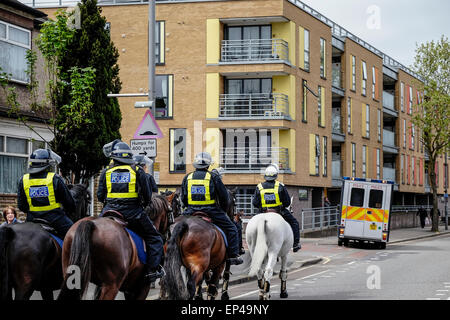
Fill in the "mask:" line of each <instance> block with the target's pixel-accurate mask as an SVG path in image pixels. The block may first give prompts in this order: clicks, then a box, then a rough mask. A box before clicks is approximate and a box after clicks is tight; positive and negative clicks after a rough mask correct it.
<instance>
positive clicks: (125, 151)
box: [110, 141, 134, 164]
mask: <svg viewBox="0 0 450 320" xmlns="http://www.w3.org/2000/svg"><path fill="white" fill-rule="evenodd" d="M110 157H111V158H112V159H114V160H116V161H118V162H121V163H124V164H134V160H133V152H132V151H131V148H130V146H129V145H128V144H127V143H125V142H122V141H121V142H118V143H116V144H114V145H113V147H112V150H111V156H110Z"/></svg>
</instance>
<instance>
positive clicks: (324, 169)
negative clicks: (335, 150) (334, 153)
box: [322, 137, 328, 177]
mask: <svg viewBox="0 0 450 320" xmlns="http://www.w3.org/2000/svg"><path fill="white" fill-rule="evenodd" d="M322 146H323V157H322V174H323V176H324V177H326V176H327V174H328V172H327V171H328V170H327V169H328V168H327V161H328V159H327V158H328V150H327V148H328V141H327V137H323V143H322Z"/></svg>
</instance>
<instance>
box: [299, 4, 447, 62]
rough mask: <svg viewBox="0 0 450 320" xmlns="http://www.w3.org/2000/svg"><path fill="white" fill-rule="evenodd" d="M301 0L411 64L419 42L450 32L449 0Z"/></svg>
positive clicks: (369, 41) (386, 52) (383, 50)
mask: <svg viewBox="0 0 450 320" xmlns="http://www.w3.org/2000/svg"><path fill="white" fill-rule="evenodd" d="M301 1H302V2H304V3H305V4H307V5H309V6H310V7H312V8H313V9H315V10H317V11H318V12H320V13H321V14H323V15H324V16H326V17H327V18H328V19H331V20H332V21H334V22H335V23H337V24H339V25H340V26H342V27H344V28H345V29H347V30H348V31H349V32H351V33H353V34H354V35H356V36H358V37H360V38H361V39H363V40H364V41H366V42H368V43H369V44H371V45H372V46H374V47H375V48H377V49H379V50H381V51H382V52H383V53H385V54H387V55H388V56H390V57H392V58H394V59H396V60H397V61H399V62H400V63H402V64H404V65H405V66H407V67H410V66H411V65H412V64H413V63H414V56H415V50H416V43H419V44H420V43H424V42H427V41H431V40H438V39H440V37H441V35H445V36H447V37H449V33H450V18H449V14H450V1H449V0H301ZM377 17H379V18H377ZM377 24H378V25H377Z"/></svg>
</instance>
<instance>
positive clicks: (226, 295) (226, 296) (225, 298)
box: [220, 293, 230, 300]
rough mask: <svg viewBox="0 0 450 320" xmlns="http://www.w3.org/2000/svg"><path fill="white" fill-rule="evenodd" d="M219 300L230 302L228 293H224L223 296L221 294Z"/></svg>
mask: <svg viewBox="0 0 450 320" xmlns="http://www.w3.org/2000/svg"><path fill="white" fill-rule="evenodd" d="M220 300H230V296H229V295H228V293H224V294H222V296H221V297H220Z"/></svg>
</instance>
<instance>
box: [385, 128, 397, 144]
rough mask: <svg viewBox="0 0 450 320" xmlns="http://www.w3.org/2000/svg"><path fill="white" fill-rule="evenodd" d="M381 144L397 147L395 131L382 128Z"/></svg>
mask: <svg viewBox="0 0 450 320" xmlns="http://www.w3.org/2000/svg"><path fill="white" fill-rule="evenodd" d="M383 145H384V146H389V147H397V145H396V143H395V132H392V131H389V130H385V129H383Z"/></svg>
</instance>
